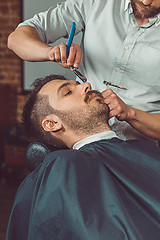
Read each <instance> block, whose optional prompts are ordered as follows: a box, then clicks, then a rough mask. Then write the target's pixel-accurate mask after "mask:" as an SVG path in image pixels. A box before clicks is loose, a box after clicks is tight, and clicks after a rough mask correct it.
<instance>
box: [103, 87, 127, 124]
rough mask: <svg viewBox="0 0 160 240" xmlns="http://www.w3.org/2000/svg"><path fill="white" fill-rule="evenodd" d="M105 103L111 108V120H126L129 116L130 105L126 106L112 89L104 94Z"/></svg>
mask: <svg viewBox="0 0 160 240" xmlns="http://www.w3.org/2000/svg"><path fill="white" fill-rule="evenodd" d="M102 95H103V97H104V101H105V103H107V104H108V106H109V108H110V115H109V118H112V117H117V118H118V119H119V120H121V121H122V120H125V119H126V118H127V115H128V105H127V104H125V103H124V102H123V101H122V100H121V99H120V98H119V97H118V96H117V95H116V94H115V93H114V92H113V90H111V89H107V90H105V91H103V92H102Z"/></svg>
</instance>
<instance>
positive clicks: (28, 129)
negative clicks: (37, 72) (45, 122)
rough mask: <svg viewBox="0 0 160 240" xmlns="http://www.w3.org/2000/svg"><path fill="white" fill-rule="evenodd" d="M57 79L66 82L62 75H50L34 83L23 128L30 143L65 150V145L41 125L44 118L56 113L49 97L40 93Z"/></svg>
mask: <svg viewBox="0 0 160 240" xmlns="http://www.w3.org/2000/svg"><path fill="white" fill-rule="evenodd" d="M57 79H61V80H66V78H65V77H64V76H62V75H49V76H46V77H44V78H38V79H36V80H35V81H34V82H33V84H32V86H33V90H32V92H31V93H30V94H29V96H28V99H27V102H26V104H25V105H24V109H23V113H22V128H23V131H24V134H25V136H26V137H27V139H28V140H29V141H40V142H42V143H45V144H47V145H53V146H55V147H58V148H64V146H65V145H64V143H63V142H62V141H61V140H59V139H58V138H56V137H54V136H52V135H51V134H50V132H46V131H45V130H44V129H43V128H42V125H41V121H42V119H43V117H45V116H47V115H49V114H52V113H54V109H53V108H52V107H51V106H50V104H49V100H48V97H47V96H45V95H40V94H38V93H39V91H40V90H41V88H42V87H43V86H44V85H45V84H46V83H48V82H50V81H52V80H57Z"/></svg>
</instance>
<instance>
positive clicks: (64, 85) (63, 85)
mask: <svg viewBox="0 0 160 240" xmlns="http://www.w3.org/2000/svg"><path fill="white" fill-rule="evenodd" d="M79 84H80V83H79V82H78V81H76V85H79ZM68 85H71V83H70V82H69V81H68V82H66V83H63V84H62V85H61V86H60V87H59V88H58V90H57V94H59V92H60V91H61V90H62V89H63V88H64V87H66V86H68Z"/></svg>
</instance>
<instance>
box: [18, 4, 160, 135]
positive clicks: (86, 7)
mask: <svg viewBox="0 0 160 240" xmlns="http://www.w3.org/2000/svg"><path fill="white" fill-rule="evenodd" d="M73 21H74V22H76V27H77V28H76V33H78V32H80V31H82V32H83V39H82V43H81V48H82V51H83V57H82V63H81V66H80V71H81V72H82V73H83V74H84V75H85V76H86V77H87V79H88V81H89V82H90V83H91V85H92V88H93V89H96V90H99V91H103V90H105V89H107V88H108V87H109V88H112V89H113V90H114V92H115V93H116V94H117V95H118V96H119V97H120V98H121V99H122V100H123V101H124V102H125V103H126V104H128V105H130V106H132V107H134V108H137V109H140V110H143V111H145V112H149V113H160V66H159V63H160V41H159V39H160V15H158V16H157V17H155V18H154V19H150V22H149V23H148V24H145V25H143V26H138V24H137V22H136V19H135V18H134V15H133V10H132V7H131V4H130V0H67V1H66V2H64V3H62V4H59V5H58V6H57V7H52V8H50V9H49V10H48V11H46V12H44V13H40V14H37V15H35V16H34V18H32V19H30V20H27V21H25V22H24V23H23V24H21V25H26V24H28V25H30V26H33V27H35V28H36V29H37V31H38V33H39V35H40V38H41V39H42V41H43V42H46V43H52V42H54V41H56V40H57V39H59V38H60V37H68V34H69V31H70V27H71V24H72V22H73ZM104 80H106V81H109V82H111V83H113V84H117V85H120V86H122V87H125V88H127V91H125V90H121V89H118V88H114V87H110V86H108V87H107V86H106V85H104V84H103V81H104ZM109 123H110V126H111V128H112V130H114V131H115V132H116V133H117V135H118V136H120V137H123V139H135V138H140V139H143V138H146V137H145V136H144V135H142V134H141V133H139V132H138V131H137V130H135V129H134V128H132V127H131V126H130V125H129V124H128V123H126V122H125V121H123V122H120V121H118V120H117V119H116V118H112V119H110V121H109Z"/></svg>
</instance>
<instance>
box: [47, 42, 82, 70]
mask: <svg viewBox="0 0 160 240" xmlns="http://www.w3.org/2000/svg"><path fill="white" fill-rule="evenodd" d="M81 58H82V51H81V48H80V46H79V45H78V44H74V43H72V45H71V47H70V49H69V54H68V57H67V56H66V44H65V43H61V44H59V45H57V46H54V47H51V48H50V49H49V51H48V59H49V61H54V62H57V63H58V64H59V65H60V66H62V67H64V68H69V67H70V66H74V67H75V68H78V66H79V64H80V62H81Z"/></svg>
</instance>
